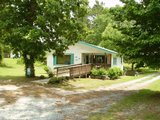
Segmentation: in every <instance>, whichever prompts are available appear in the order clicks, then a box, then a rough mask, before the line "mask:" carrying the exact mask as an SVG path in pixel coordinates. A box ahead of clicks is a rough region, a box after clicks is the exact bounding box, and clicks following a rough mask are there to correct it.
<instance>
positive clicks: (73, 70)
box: [55, 64, 92, 77]
mask: <svg viewBox="0 0 160 120" xmlns="http://www.w3.org/2000/svg"><path fill="white" fill-rule="evenodd" d="M55 69H56V76H57V77H58V76H69V77H79V76H82V75H86V76H87V74H89V73H90V72H91V69H92V65H91V64H77V65H69V66H62V67H56V68H55Z"/></svg>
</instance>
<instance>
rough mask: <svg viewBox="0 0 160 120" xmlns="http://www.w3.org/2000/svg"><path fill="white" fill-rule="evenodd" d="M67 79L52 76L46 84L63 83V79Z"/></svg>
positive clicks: (66, 78)
mask: <svg viewBox="0 0 160 120" xmlns="http://www.w3.org/2000/svg"><path fill="white" fill-rule="evenodd" d="M67 80H69V79H68V77H52V78H51V79H50V80H49V81H48V84H60V83H63V82H64V81H67Z"/></svg>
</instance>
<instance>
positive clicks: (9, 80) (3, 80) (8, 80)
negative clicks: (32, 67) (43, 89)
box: [0, 75, 40, 84]
mask: <svg viewBox="0 0 160 120" xmlns="http://www.w3.org/2000/svg"><path fill="white" fill-rule="evenodd" d="M38 79H40V78H39V77H34V78H26V77H25V76H9V75H7V76H0V84H22V83H31V81H34V80H38Z"/></svg>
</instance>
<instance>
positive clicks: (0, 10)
mask: <svg viewBox="0 0 160 120" xmlns="http://www.w3.org/2000/svg"><path fill="white" fill-rule="evenodd" d="M121 2H123V3H124V6H116V7H113V8H106V7H104V4H103V3H100V2H98V1H96V4H95V5H94V6H93V7H92V8H91V7H89V6H88V1H87V0H70V1H67V0H63V1H61V0H58V1H57V0H31V1H21V0H14V1H13V0H6V1H1V2H0V38H1V39H0V42H1V44H2V45H0V46H3V45H4V44H6V45H9V46H10V47H11V49H12V50H13V51H14V52H15V53H16V52H20V53H21V55H22V56H23V58H24V61H25V68H26V76H28V77H34V76H35V73H34V62H35V60H37V59H39V58H41V57H43V56H44V54H45V52H46V51H50V50H51V49H54V50H56V54H63V51H64V50H66V49H67V48H68V46H69V45H71V44H74V43H76V42H77V41H78V40H84V41H87V42H89V43H92V44H95V45H100V46H102V47H106V48H108V49H112V50H116V51H118V52H119V53H120V54H119V55H121V56H124V58H125V61H126V62H128V63H132V66H133V67H134V65H135V67H143V66H149V67H153V68H159V64H160V62H159V60H160V52H159V51H160V40H159V38H160V37H159V36H160V34H159V33H160V21H159V18H160V0H141V1H139V2H137V1H136V0H121ZM1 48H2V47H0V53H1V51H2V50H1ZM1 56H2V55H0V61H1ZM28 68H29V69H30V70H31V74H30V75H28V74H27V69H28Z"/></svg>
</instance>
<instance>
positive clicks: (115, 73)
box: [107, 67, 123, 79]
mask: <svg viewBox="0 0 160 120" xmlns="http://www.w3.org/2000/svg"><path fill="white" fill-rule="evenodd" d="M107 74H108V77H109V78H110V79H117V78H119V77H120V76H121V75H122V74H123V71H122V70H121V69H120V68H119V67H113V68H110V69H109V70H108V73H107Z"/></svg>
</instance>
